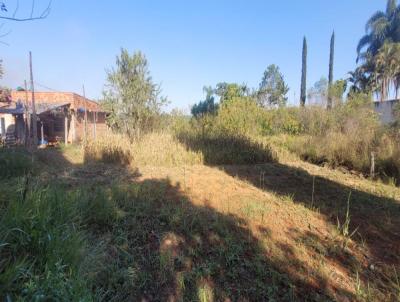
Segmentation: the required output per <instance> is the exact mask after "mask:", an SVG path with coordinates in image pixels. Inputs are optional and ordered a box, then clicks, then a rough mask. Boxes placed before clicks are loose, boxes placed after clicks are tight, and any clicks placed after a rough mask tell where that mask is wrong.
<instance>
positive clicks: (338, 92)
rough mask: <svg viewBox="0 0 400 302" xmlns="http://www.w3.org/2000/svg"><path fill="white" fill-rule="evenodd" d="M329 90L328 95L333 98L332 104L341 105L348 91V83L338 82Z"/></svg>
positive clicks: (344, 81)
mask: <svg viewBox="0 0 400 302" xmlns="http://www.w3.org/2000/svg"><path fill="white" fill-rule="evenodd" d="M328 89H329V91H328V94H329V97H330V98H331V104H332V105H334V104H340V103H342V102H343V98H344V93H345V92H346V89H347V81H346V80H343V79H341V80H337V81H335V82H333V83H332V84H331V85H330V86H329V88H328Z"/></svg>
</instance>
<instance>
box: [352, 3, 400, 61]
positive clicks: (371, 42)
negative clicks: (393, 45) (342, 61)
mask: <svg viewBox="0 0 400 302" xmlns="http://www.w3.org/2000/svg"><path fill="white" fill-rule="evenodd" d="M365 32H366V34H365V35H364V36H363V37H362V38H361V40H360V41H359V43H358V46H357V54H358V56H357V61H358V60H359V59H362V60H365V59H366V58H367V57H368V56H372V57H373V56H375V55H376V54H377V53H378V52H379V49H380V48H381V47H382V46H383V44H384V43H385V42H400V5H397V1H396V0H387V4H386V11H385V12H382V11H377V12H375V13H374V14H373V15H372V16H371V18H369V20H368V21H367V24H366V25H365Z"/></svg>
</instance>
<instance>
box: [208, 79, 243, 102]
mask: <svg viewBox="0 0 400 302" xmlns="http://www.w3.org/2000/svg"><path fill="white" fill-rule="evenodd" d="M207 89H209V90H211V88H210V87H208V88H207ZM213 93H214V94H215V95H217V96H219V101H220V103H222V102H224V101H227V100H231V99H233V98H237V97H244V96H248V95H249V94H250V92H249V88H248V87H247V85H245V84H241V85H240V84H236V83H226V82H221V83H218V84H217V85H216V87H215V89H214V90H213Z"/></svg>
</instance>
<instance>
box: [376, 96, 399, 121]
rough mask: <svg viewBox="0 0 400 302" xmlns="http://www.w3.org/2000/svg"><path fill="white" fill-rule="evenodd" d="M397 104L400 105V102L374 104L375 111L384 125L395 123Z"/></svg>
mask: <svg viewBox="0 0 400 302" xmlns="http://www.w3.org/2000/svg"><path fill="white" fill-rule="evenodd" d="M397 104H399V100H391V101H384V102H375V103H374V105H375V107H374V108H375V111H376V112H377V113H378V114H379V118H380V120H381V122H382V123H383V124H390V123H393V122H394V120H395V118H394V115H393V109H394V107H395V106H396V105H397Z"/></svg>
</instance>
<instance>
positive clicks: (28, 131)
mask: <svg viewBox="0 0 400 302" xmlns="http://www.w3.org/2000/svg"><path fill="white" fill-rule="evenodd" d="M24 89H25V146H31V145H32V142H31V122H32V120H31V114H30V113H29V110H30V107H31V106H29V99H28V84H27V83H26V80H24Z"/></svg>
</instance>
